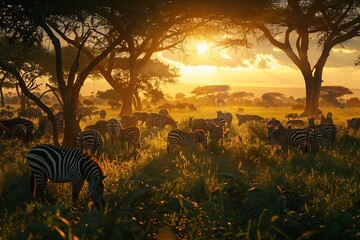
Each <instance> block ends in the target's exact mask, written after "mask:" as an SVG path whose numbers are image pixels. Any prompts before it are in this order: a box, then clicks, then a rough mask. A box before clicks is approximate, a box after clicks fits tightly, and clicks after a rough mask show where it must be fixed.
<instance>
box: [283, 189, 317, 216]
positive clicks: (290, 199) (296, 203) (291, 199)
mask: <svg viewBox="0 0 360 240" xmlns="http://www.w3.org/2000/svg"><path fill="white" fill-rule="evenodd" d="M277 188H278V193H279V195H280V210H281V211H284V210H289V211H299V210H300V209H301V208H302V207H303V206H304V205H305V204H307V203H308V202H310V201H311V200H312V199H313V198H314V197H316V194H315V193H307V194H303V195H300V196H299V195H298V194H297V193H296V192H292V191H287V190H285V189H284V188H282V187H280V186H277Z"/></svg>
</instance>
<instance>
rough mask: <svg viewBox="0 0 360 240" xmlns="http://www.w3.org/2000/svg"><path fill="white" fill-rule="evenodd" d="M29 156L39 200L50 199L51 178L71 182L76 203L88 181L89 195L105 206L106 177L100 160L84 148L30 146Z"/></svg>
mask: <svg viewBox="0 0 360 240" xmlns="http://www.w3.org/2000/svg"><path fill="white" fill-rule="evenodd" d="M26 158H27V162H28V164H29V166H30V169H31V181H30V182H31V189H32V191H33V197H35V200H36V201H41V202H47V201H46V197H45V189H46V185H47V182H48V179H50V180H51V181H53V182H60V183H64V182H71V185H72V201H73V203H74V204H76V202H77V200H78V198H79V193H80V190H81V188H82V187H83V185H84V182H85V180H86V181H87V182H88V195H89V197H90V198H91V199H92V200H93V201H94V202H95V204H96V205H97V206H98V207H100V208H101V209H103V208H104V207H105V200H104V184H103V180H104V179H105V178H106V177H105V176H104V173H103V171H102V169H101V167H100V165H99V163H98V162H97V161H95V160H94V159H93V158H91V157H90V156H89V155H87V154H83V153H82V151H81V150H79V149H76V148H62V147H57V146H53V145H48V144H43V145H38V146H36V147H33V148H32V149H30V151H29V152H28V153H27V155H26Z"/></svg>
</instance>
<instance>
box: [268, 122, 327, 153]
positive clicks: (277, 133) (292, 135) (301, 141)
mask: <svg viewBox="0 0 360 240" xmlns="http://www.w3.org/2000/svg"><path fill="white" fill-rule="evenodd" d="M267 129H268V140H271V139H274V140H276V141H277V142H278V143H279V145H280V146H281V149H282V150H283V154H285V155H286V154H287V152H288V148H289V146H299V147H301V148H302V149H303V150H304V151H308V150H310V151H311V150H312V149H316V145H317V140H318V136H319V134H318V132H317V131H315V132H312V131H310V130H308V129H286V128H284V126H282V125H279V127H278V128H277V129H276V128H274V127H269V126H268V127H267ZM315 134H316V137H313V136H311V135H314V136H315ZM320 136H321V135H320ZM309 145H310V146H309ZM309 147H310V149H309Z"/></svg>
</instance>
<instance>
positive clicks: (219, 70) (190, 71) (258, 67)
mask: <svg viewBox="0 0 360 240" xmlns="http://www.w3.org/2000/svg"><path fill="white" fill-rule="evenodd" d="M184 49H185V51H184V53H183V52H175V53H174V52H170V51H166V52H159V53H157V54H156V55H155V57H156V58H158V59H160V60H161V61H163V62H164V63H166V64H169V65H170V66H171V67H177V68H179V69H180V74H181V77H180V79H179V84H177V85H175V86H169V87H167V88H165V91H167V90H168V91H170V94H171V95H174V94H176V93H177V92H184V93H185V94H189V93H190V91H191V90H192V89H193V88H194V86H196V85H198V86H203V85H211V84H227V85H230V86H233V87H235V88H236V90H237V91H238V89H239V87H240V88H241V87H246V88H249V87H250V88H251V87H261V88H304V80H303V78H302V75H301V73H300V70H299V69H298V68H297V67H296V66H295V65H294V64H293V63H292V62H291V60H290V59H289V58H288V57H287V56H286V55H285V53H283V52H282V51H281V50H280V49H278V48H275V47H273V46H272V45H270V44H269V43H267V42H266V41H264V42H260V43H259V44H257V43H256V44H254V45H253V47H252V48H250V49H246V48H237V49H230V48H229V49H225V48H220V47H216V46H215V44H214V43H212V42H210V41H208V40H204V39H190V40H188V41H187V43H186V44H185V45H184ZM309 53H310V54H309V59H310V63H311V65H312V66H313V65H314V64H315V61H316V60H317V59H318V56H319V53H320V51H319V49H318V47H317V45H316V43H315V40H312V42H311V44H310V49H309ZM359 55H360V38H356V39H353V40H351V41H349V42H348V43H347V44H346V45H345V46H343V47H342V46H337V47H335V48H333V49H332V51H331V54H330V56H329V58H328V61H327V63H326V66H325V69H324V73H323V81H324V83H323V85H328V86H334V85H340V86H345V87H348V88H350V89H360V66H355V64H354V62H355V60H356V59H357V57H358V56H359ZM103 81H104V80H103ZM104 84H105V85H106V83H104V82H102V81H96V82H95V81H91V80H89V81H88V82H87V83H86V84H85V88H84V91H83V94H84V95H89V91H90V92H91V91H95V92H96V91H97V90H98V89H99V88H100V89H101V88H103V87H104V86H103V85H104ZM182 84H185V85H186V84H187V85H189V86H190V85H192V87H193V88H192V89H186V88H185V87H183V86H185V85H182ZM109 88H110V87H109V86H108V87H105V89H109ZM304 92H305V91H304ZM304 92H303V93H304ZM303 93H301V94H303ZM285 95H286V93H285ZM349 97H354V96H350V95H349Z"/></svg>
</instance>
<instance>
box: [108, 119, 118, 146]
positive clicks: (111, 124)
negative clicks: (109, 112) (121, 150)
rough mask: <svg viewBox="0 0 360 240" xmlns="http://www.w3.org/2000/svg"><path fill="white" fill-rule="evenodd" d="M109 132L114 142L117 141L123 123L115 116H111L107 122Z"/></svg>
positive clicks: (111, 140)
mask: <svg viewBox="0 0 360 240" xmlns="http://www.w3.org/2000/svg"><path fill="white" fill-rule="evenodd" d="M106 129H107V133H108V136H109V139H110V142H111V143H112V144H114V143H115V139H119V134H120V130H121V129H122V125H121V123H120V122H119V121H118V120H116V119H115V118H111V119H110V120H108V121H107V124H106Z"/></svg>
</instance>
